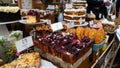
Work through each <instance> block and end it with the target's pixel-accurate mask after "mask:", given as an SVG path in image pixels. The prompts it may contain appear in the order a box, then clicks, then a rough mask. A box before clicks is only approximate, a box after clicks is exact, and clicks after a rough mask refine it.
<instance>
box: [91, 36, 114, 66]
mask: <svg viewBox="0 0 120 68" xmlns="http://www.w3.org/2000/svg"><path fill="white" fill-rule="evenodd" d="M114 42H115V37H114V38H113V40H112V41H111V42H110V44H109V45H108V46H107V48H106V50H105V51H104V52H103V53H102V54H101V56H100V57H99V58H98V59H96V61H95V63H94V64H93V65H92V66H91V68H100V66H101V65H102V64H103V63H104V62H105V57H106V56H107V54H108V53H109V51H110V49H111V48H112V44H113V43H114Z"/></svg>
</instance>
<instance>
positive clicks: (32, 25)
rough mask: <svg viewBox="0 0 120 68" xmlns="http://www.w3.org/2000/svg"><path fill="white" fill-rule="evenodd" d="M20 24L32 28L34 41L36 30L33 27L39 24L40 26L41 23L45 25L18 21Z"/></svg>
mask: <svg viewBox="0 0 120 68" xmlns="http://www.w3.org/2000/svg"><path fill="white" fill-rule="evenodd" d="M19 22H20V23H21V24H24V25H29V26H31V27H32V28H33V30H32V32H33V39H36V30H35V26H36V25H39V24H42V23H45V22H37V23H27V22H26V20H20V21H19Z"/></svg>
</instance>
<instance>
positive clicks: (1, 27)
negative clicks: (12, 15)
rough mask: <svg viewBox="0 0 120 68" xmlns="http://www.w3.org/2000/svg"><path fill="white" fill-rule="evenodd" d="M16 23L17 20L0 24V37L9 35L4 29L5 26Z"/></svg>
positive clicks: (5, 28)
mask: <svg viewBox="0 0 120 68" xmlns="http://www.w3.org/2000/svg"><path fill="white" fill-rule="evenodd" d="M17 22H19V20H16V21H9V22H0V36H5V35H9V31H8V28H7V27H6V24H12V23H17Z"/></svg>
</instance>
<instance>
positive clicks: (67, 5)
mask: <svg viewBox="0 0 120 68" xmlns="http://www.w3.org/2000/svg"><path fill="white" fill-rule="evenodd" d="M65 7H66V9H70V8H72V7H73V5H72V3H67V4H66V5H65Z"/></svg>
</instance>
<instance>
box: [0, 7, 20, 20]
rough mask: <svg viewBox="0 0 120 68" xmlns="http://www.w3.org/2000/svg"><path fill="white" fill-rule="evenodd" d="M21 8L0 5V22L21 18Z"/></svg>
mask: <svg viewBox="0 0 120 68" xmlns="http://www.w3.org/2000/svg"><path fill="white" fill-rule="evenodd" d="M20 19H21V15H20V8H19V7H10V6H0V22H8V21H15V20H20Z"/></svg>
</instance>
